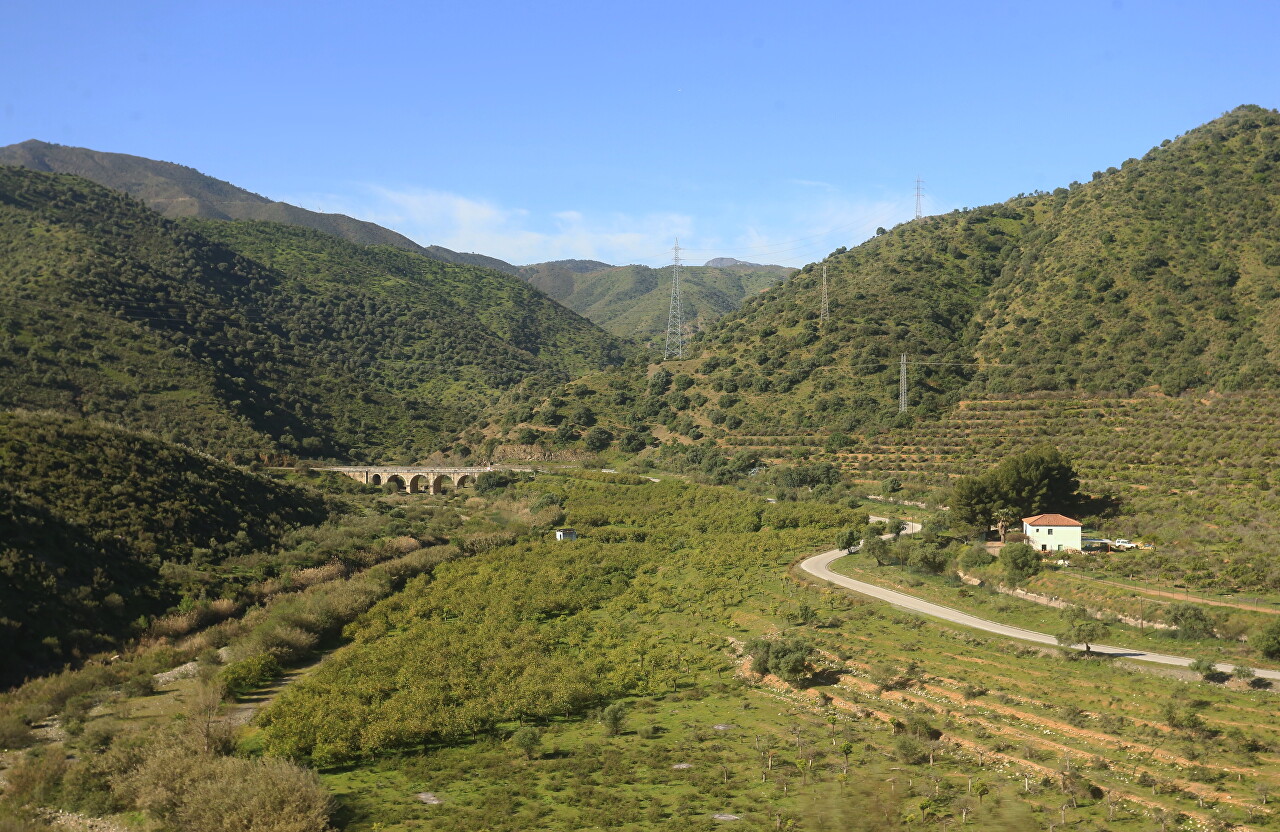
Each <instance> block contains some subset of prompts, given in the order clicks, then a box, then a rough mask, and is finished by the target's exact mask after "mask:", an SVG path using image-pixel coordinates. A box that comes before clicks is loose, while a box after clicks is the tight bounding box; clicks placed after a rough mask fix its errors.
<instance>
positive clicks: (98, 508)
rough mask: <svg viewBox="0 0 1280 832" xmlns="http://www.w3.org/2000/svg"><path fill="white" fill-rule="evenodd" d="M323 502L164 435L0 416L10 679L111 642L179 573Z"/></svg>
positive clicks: (4, 629)
mask: <svg viewBox="0 0 1280 832" xmlns="http://www.w3.org/2000/svg"><path fill="white" fill-rule="evenodd" d="M326 513H327V512H326V509H325V505H324V502H323V500H322V499H321V498H319V497H318V496H315V495H310V494H308V493H306V492H303V491H300V490H298V489H296V488H293V487H289V486H285V485H281V484H279V483H276V482H273V481H271V480H269V479H266V478H264V477H261V476H258V475H255V474H250V473H247V472H245V471H242V470H240V469H238V468H235V467H233V466H230V465H226V464H224V463H221V462H218V461H217V460H214V459H212V458H210V457H207V456H203V455H201V454H198V453H194V452H192V451H190V450H187V449H184V448H180V447H177V446H175V445H170V444H167V443H165V442H162V441H160V440H159V439H157V438H155V437H152V436H148V435H144V434H139V433H136V432H132V431H128V430H125V429H122V428H118V427H113V426H110V425H106V424H104V423H101V422H96V421H89V420H84V419H75V418H71V417H67V416H62V415H57V414H49V413H23V412H19V413H14V412H8V413H0V677H4V678H3V681H13V680H14V678H15V677H17V678H20V675H21V674H20V671H21V670H22V669H24V668H29V667H32V666H39V665H42V664H44V663H47V662H49V661H61V660H64V659H70V658H72V657H75V656H78V655H83V654H84V653H86V652H92V651H96V650H102V649H106V648H108V647H110V646H112V645H113V644H114V643H115V639H116V638H117V637H119V636H122V635H124V634H126V633H127V632H128V630H129V624H130V622H132V621H134V619H136V618H137V617H138V616H139V615H146V614H153V613H155V612H157V611H160V610H163V609H165V608H167V607H168V606H169V605H171V604H172V603H173V602H174V601H176V600H177V598H176V595H175V591H176V584H177V579H176V576H177V575H178V574H179V573H181V571H182V570H183V569H188V568H195V569H199V568H201V567H205V566H208V565H211V564H216V563H218V562H220V561H222V560H223V559H225V558H227V557H233V556H238V555H247V554H249V553H250V552H252V551H255V550H258V549H262V548H265V547H270V546H272V545H274V544H275V542H276V541H277V540H278V539H279V537H280V535H281V534H282V533H283V532H284V531H285V530H286V529H287V528H289V527H290V526H295V525H298V524H314V523H318V522H320V521H321V520H323V519H324V517H325V516H326Z"/></svg>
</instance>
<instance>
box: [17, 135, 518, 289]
mask: <svg viewBox="0 0 1280 832" xmlns="http://www.w3.org/2000/svg"><path fill="white" fill-rule="evenodd" d="M0 165H17V166H20V167H24V168H30V169H31V170H39V171H46V172H49V173H71V174H75V175H76V176H83V177H84V178H85V179H88V180H90V181H92V182H97V183H98V184H99V185H105V186H106V187H108V188H111V189H113V190H117V191H124V192H125V193H127V194H132V195H133V196H135V197H137V198H138V199H140V200H142V201H143V202H145V203H147V205H149V206H150V207H151V208H153V209H155V210H156V211H159V212H160V213H161V214H163V215H164V216H166V217H169V218H170V219H178V218H180V217H198V218H202V219H215V220H264V221H268V222H282V223H286V224H288V225H297V226H302V227H304V228H313V229H315V230H317V231H323V232H325V233H326V234H332V235H334V236H335V237H341V238H342V239H344V240H350V241H351V242H353V243H361V244H365V245H386V246H393V247H395V248H399V249H403V250H404V251H412V252H415V253H417V254H422V255H426V256H427V257H431V258H432V259H435V260H442V261H444V262H446V263H461V264H466V265H472V266H484V267H486V268H490V269H498V270H499V271H505V272H507V273H508V274H515V273H516V267H515V266H512V265H511V264H510V263H507V262H505V261H503V260H499V259H498V258H496V257H487V256H485V255H483V254H470V253H465V254H464V253H461V252H457V251H451V250H449V249H447V248H443V247H442V246H422V245H419V244H417V243H415V242H414V241H413V240H410V239H409V238H408V237H405V236H404V235H403V234H398V233H396V232H395V231H392V230H391V229H389V228H383V227H382V226H380V225H375V224H374V223H371V222H365V221H364V220H358V219H354V218H353V217H348V216H346V215H344V214H323V213H320V212H317V211H308V210H307V209H305V208H299V207H298V206H296V205H290V204H289V203H287V202H277V201H275V200H272V199H267V198H266V197H264V196H259V195H258V194H255V193H252V192H250V191H246V190H245V189H244V188H238V187H236V186H235V185H232V184H231V183H230V182H224V181H222V180H221V179H214V178H213V177H212V176H207V175H205V174H203V173H201V172H200V171H198V170H195V169H194V168H189V167H186V166H185V165H175V164H173V163H172V162H158V161H156V160H154V159H145V158H143V157H141V156H130V155H128V154H125V153H104V152H102V151H98V150H90V149H88V148H84V147H66V146H65V145H59V144H49V143H48V142H42V141H37V140H35V139H31V140H30V141H25V142H21V143H19V144H12V145H9V146H8V147H0Z"/></svg>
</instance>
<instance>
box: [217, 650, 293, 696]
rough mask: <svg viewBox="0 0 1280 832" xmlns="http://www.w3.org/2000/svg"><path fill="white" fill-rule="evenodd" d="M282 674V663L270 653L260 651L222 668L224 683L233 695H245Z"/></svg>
mask: <svg viewBox="0 0 1280 832" xmlns="http://www.w3.org/2000/svg"><path fill="white" fill-rule="evenodd" d="M279 675H280V663H279V662H278V661H276V657H275V656H273V655H271V654H270V653H259V654H258V655H256V656H250V657H249V658H247V659H243V660H241V661H238V662H232V663H231V664H229V665H227V666H226V667H224V668H222V673H221V678H222V683H223V684H224V685H225V686H226V688H227V692H228V693H230V694H231V695H232V696H244V695H245V694H246V693H249V692H250V691H253V690H257V689H258V688H260V687H263V686H265V685H267V684H270V683H271V681H272V680H274V679H275V678H276V677H277V676H279Z"/></svg>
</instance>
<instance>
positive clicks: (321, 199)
mask: <svg viewBox="0 0 1280 832" xmlns="http://www.w3.org/2000/svg"><path fill="white" fill-rule="evenodd" d="M299 204H301V205H304V206H305V207H307V208H311V209H312V210H317V211H330V212H338V213H344V214H349V215H351V216H354V217H357V218H359V219H363V220H368V221H370V222H376V223H378V224H379V225H384V226H386V227H388V228H391V229H394V230H396V231H399V232H400V233H401V234H404V235H405V236H406V237H409V238H410V239H412V240H414V241H416V242H418V243H421V244H422V245H440V246H444V247H445V248H450V249H453V250H455V251H473V252H479V253H481V254H487V255H489V256H491V257H498V258H501V259H503V260H506V261H508V262H510V263H517V264H521V263H538V262H543V261H546V260H562V259H568V258H577V259H583V260H604V261H606V262H609V263H631V262H637V261H640V262H644V261H650V260H653V259H654V258H655V257H656V256H661V253H662V252H663V251H666V250H668V249H670V247H671V244H672V241H673V240H674V238H676V237H680V236H684V237H688V236H690V235H691V234H692V233H693V224H694V223H693V218H692V217H690V216H687V215H683V214H676V213H652V214H644V215H630V214H624V213H611V214H608V215H604V216H590V215H587V214H585V213H583V212H581V211H574V210H564V211H557V212H552V213H550V214H547V215H545V216H537V215H535V214H533V213H532V212H530V211H528V210H525V209H522V208H509V207H505V206H502V205H498V204H496V203H494V202H491V201H487V200H479V199H473V198H471V197H467V196H462V195H460V194H454V193H448V192H445V191H434V190H424V189H401V188H390V187H384V186H369V187H366V188H364V189H363V193H362V195H361V196H359V197H355V198H352V197H343V196H333V195H329V196H314V195H313V196H309V197H304V198H302V199H300V201H299Z"/></svg>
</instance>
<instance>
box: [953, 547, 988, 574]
mask: <svg viewBox="0 0 1280 832" xmlns="http://www.w3.org/2000/svg"><path fill="white" fill-rule="evenodd" d="M994 562H995V558H994V557H993V556H992V555H991V553H990V552H988V551H987V550H986V547H984V546H970V547H968V548H967V549H965V550H964V551H963V552H961V553H960V568H961V569H963V570H965V571H966V572H967V571H970V570H973V569H980V568H982V567H984V566H989V565H991V564H992V563H994Z"/></svg>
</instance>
